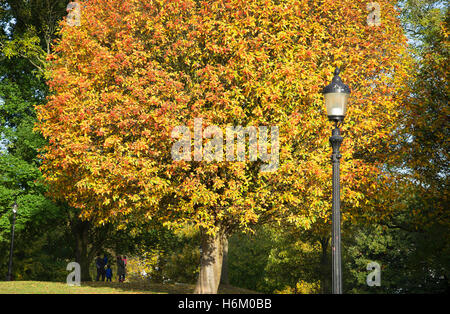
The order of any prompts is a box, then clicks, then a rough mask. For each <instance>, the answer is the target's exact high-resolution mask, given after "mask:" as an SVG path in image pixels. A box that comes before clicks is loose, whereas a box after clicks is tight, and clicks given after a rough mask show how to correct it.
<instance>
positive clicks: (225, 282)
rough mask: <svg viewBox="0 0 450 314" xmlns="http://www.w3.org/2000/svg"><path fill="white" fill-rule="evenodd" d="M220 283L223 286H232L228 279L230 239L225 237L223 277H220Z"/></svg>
mask: <svg viewBox="0 0 450 314" xmlns="http://www.w3.org/2000/svg"><path fill="white" fill-rule="evenodd" d="M220 283H221V284H223V285H229V284H230V280H229V278H228V238H227V236H225V235H224V237H223V257H222V275H221V276H220Z"/></svg>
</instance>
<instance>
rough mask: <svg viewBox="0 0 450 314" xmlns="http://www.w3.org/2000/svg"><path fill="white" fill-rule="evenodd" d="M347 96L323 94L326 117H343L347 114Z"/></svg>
mask: <svg viewBox="0 0 450 314" xmlns="http://www.w3.org/2000/svg"><path fill="white" fill-rule="evenodd" d="M348 96H349V94H346V93H328V94H325V95H324V97H325V105H326V107H327V115H328V116H345V115H346V113H347V102H348Z"/></svg>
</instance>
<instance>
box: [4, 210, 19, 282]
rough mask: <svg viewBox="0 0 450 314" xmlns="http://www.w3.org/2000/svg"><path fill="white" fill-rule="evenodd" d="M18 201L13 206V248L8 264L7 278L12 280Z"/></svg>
mask: <svg viewBox="0 0 450 314" xmlns="http://www.w3.org/2000/svg"><path fill="white" fill-rule="evenodd" d="M17 208H18V206H17V203H16V202H14V205H13V207H12V211H13V223H12V233H11V248H10V250H9V266H8V277H7V278H6V280H9V281H11V280H12V259H13V250H14V229H15V225H16V214H17Z"/></svg>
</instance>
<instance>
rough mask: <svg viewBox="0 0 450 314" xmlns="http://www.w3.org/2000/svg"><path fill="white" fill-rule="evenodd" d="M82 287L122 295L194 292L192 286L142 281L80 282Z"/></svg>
mask: <svg viewBox="0 0 450 314" xmlns="http://www.w3.org/2000/svg"><path fill="white" fill-rule="evenodd" d="M81 285H82V286H87V287H93V288H97V287H102V288H113V289H118V290H122V291H123V292H124V293H127V292H128V293H149V294H191V293H192V292H193V291H194V285H187V284H186V285H185V284H162V283H150V282H144V281H142V282H141V281H126V282H117V281H116V282H103V281H87V282H82V283H81Z"/></svg>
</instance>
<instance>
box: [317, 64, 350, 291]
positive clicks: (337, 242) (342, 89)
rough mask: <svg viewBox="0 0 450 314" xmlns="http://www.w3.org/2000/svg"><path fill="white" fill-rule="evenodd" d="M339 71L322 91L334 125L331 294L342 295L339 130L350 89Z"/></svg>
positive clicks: (345, 111)
mask: <svg viewBox="0 0 450 314" xmlns="http://www.w3.org/2000/svg"><path fill="white" fill-rule="evenodd" d="M339 73H340V70H339V68H336V70H335V71H334V77H333V79H332V81H331V83H330V85H328V86H326V87H325V88H324V89H323V96H324V100H325V106H326V108H327V115H328V119H329V120H330V121H332V122H334V123H335V126H334V129H333V131H332V133H331V137H330V144H331V147H332V148H333V153H332V155H331V162H332V165H333V203H332V216H331V220H332V232H331V233H332V238H331V250H332V251H331V259H332V293H333V294H342V266H341V196H340V186H339V160H340V159H341V157H342V156H341V154H340V152H339V148H340V147H341V143H342V140H343V138H342V137H341V131H340V129H339V123H340V124H342V123H343V121H344V118H345V115H346V114H347V103H348V98H349V95H350V88H349V87H348V86H347V85H345V84H344V83H343V82H342V80H341V78H340V77H339Z"/></svg>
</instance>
